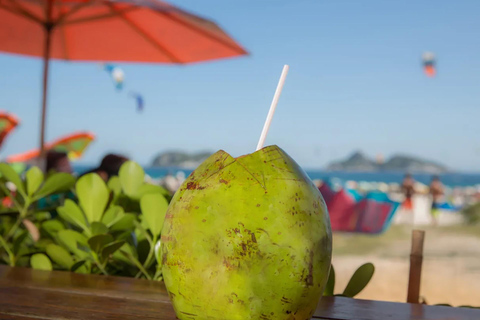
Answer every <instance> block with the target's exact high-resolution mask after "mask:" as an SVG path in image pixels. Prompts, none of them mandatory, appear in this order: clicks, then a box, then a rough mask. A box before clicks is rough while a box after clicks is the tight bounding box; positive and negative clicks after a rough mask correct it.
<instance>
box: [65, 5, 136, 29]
mask: <svg viewBox="0 0 480 320" xmlns="http://www.w3.org/2000/svg"><path fill="white" fill-rule="evenodd" d="M138 9H140V8H139V7H129V8H127V9H123V10H122V11H121V12H122V13H123V12H130V11H134V10H138ZM117 16H118V14H117V13H116V12H112V13H108V14H101V15H96V16H90V17H87V18H82V19H76V20H70V21H65V19H62V21H60V23H59V25H71V24H77V23H85V22H91V21H95V20H101V19H106V18H112V17H117Z"/></svg>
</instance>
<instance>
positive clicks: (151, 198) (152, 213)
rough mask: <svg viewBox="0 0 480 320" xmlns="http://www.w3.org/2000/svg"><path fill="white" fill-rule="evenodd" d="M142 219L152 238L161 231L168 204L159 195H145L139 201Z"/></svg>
mask: <svg viewBox="0 0 480 320" xmlns="http://www.w3.org/2000/svg"><path fill="white" fill-rule="evenodd" d="M140 207H141V209H142V214H143V217H144V218H145V221H146V223H147V225H148V228H149V229H150V231H152V234H153V236H154V237H156V236H158V235H159V234H160V232H161V231H162V227H163V221H164V220H165V213H166V212H167V208H168V202H167V200H165V198H164V197H163V196H162V195H160V194H158V193H157V194H156V193H153V194H147V195H144V196H143V197H142V199H141V200H140Z"/></svg>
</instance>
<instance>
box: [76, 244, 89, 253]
mask: <svg viewBox="0 0 480 320" xmlns="http://www.w3.org/2000/svg"><path fill="white" fill-rule="evenodd" d="M77 249H78V250H81V251H83V252H86V253H90V252H91V251H92V249H90V247H89V246H86V245H84V244H82V243H79V242H77Z"/></svg>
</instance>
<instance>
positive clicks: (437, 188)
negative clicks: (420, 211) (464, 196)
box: [430, 176, 444, 226]
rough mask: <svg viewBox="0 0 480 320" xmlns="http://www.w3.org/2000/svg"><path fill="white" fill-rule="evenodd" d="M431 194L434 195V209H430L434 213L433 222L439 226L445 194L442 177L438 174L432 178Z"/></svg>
mask: <svg viewBox="0 0 480 320" xmlns="http://www.w3.org/2000/svg"><path fill="white" fill-rule="evenodd" d="M430 195H431V196H432V209H431V211H430V213H431V215H432V222H433V225H434V226H437V225H438V215H439V214H440V212H439V206H440V205H441V201H442V198H443V195H444V188H443V184H442V183H441V182H440V178H439V177H438V176H434V177H433V178H432V182H431V183H430Z"/></svg>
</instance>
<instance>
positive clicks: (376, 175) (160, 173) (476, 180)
mask: <svg viewBox="0 0 480 320" xmlns="http://www.w3.org/2000/svg"><path fill="white" fill-rule="evenodd" d="M91 168H92V167H88V166H75V167H74V170H75V172H77V173H82V172H85V171H87V170H89V169H91ZM179 171H182V172H184V173H185V175H186V176H188V175H189V174H190V173H191V172H192V171H193V170H187V169H182V168H174V167H171V168H156V167H150V168H148V167H147V168H145V172H146V173H147V174H148V175H149V176H150V177H152V178H162V177H164V176H165V175H167V174H173V175H176V174H177V173H178V172H179ZM305 172H306V173H307V174H308V176H309V177H310V179H312V180H314V179H322V180H324V179H332V178H336V179H340V180H341V181H348V180H353V181H357V182H358V181H366V182H385V183H394V182H396V183H401V182H402V180H403V177H404V173H402V172H343V171H321V170H305ZM439 176H440V180H441V181H442V183H443V184H445V185H446V186H449V187H466V186H475V185H480V173H445V174H441V175H439ZM413 177H414V178H415V180H417V181H419V182H421V183H424V184H427V185H428V184H429V183H430V181H431V179H432V175H431V174H414V175H413Z"/></svg>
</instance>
